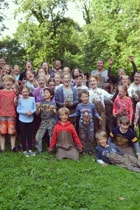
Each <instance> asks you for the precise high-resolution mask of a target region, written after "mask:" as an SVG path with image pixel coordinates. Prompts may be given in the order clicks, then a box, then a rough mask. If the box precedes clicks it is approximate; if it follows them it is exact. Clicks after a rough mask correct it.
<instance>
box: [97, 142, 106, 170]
mask: <svg viewBox="0 0 140 210" xmlns="http://www.w3.org/2000/svg"><path fill="white" fill-rule="evenodd" d="M96 161H97V162H98V163H99V164H100V165H102V166H107V165H108V164H107V163H105V162H104V161H103V160H102V157H101V152H100V150H99V149H98V146H97V147H96Z"/></svg>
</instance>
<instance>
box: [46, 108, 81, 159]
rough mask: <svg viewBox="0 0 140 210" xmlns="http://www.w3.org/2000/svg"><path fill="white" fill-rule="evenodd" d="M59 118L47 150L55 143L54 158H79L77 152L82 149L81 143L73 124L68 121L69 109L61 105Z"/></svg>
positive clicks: (51, 148) (50, 149)
mask: <svg viewBox="0 0 140 210" xmlns="http://www.w3.org/2000/svg"><path fill="white" fill-rule="evenodd" d="M58 114H59V118H60V120H59V121H58V123H57V124H56V125H55V127H54V130H53V135H52V139H51V142H50V148H49V151H52V150H53V147H54V146H55V145H56V148H57V152H56V158H57V159H58V160H61V159H64V158H69V159H73V160H78V159H79V152H78V150H79V151H80V152H81V151H82V144H81V142H80V139H79V137H78V135H77V133H76V130H75V128H74V126H73V125H72V124H71V122H70V121H68V118H69V114H70V111H69V109H68V108H66V107H63V108H60V109H59V110H58Z"/></svg>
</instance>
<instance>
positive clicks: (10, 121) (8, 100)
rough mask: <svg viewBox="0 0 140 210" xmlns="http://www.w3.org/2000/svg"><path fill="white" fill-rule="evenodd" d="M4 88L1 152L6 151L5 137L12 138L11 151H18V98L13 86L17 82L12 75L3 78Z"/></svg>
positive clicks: (0, 98) (0, 94)
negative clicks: (16, 138)
mask: <svg viewBox="0 0 140 210" xmlns="http://www.w3.org/2000/svg"><path fill="white" fill-rule="evenodd" d="M3 81H4V86H5V88H4V89H3V90H0V147H1V152H4V151H5V136H6V134H9V135H10V138H11V150H12V151H14V152H15V151H16V147H15V134H16V111H15V107H16V106H15V105H16V102H17V97H16V94H15V92H14V91H13V90H12V86H13V84H14V82H15V80H14V78H13V77H12V76H11V75H5V76H4V77H3Z"/></svg>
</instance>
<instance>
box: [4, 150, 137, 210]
mask: <svg viewBox="0 0 140 210" xmlns="http://www.w3.org/2000/svg"><path fill="white" fill-rule="evenodd" d="M0 166H1V168H0V169H1V171H0V210H73V209H74V210H108V209H110V210H139V209H140V173H136V172H132V171H128V170H126V169H123V168H119V167H116V166H107V167H102V166H100V165H99V164H98V163H96V162H94V161H93V158H92V157H91V156H86V157H81V158H80V161H79V162H77V161H72V160H62V161H57V160H56V159H55V156H54V155H51V154H49V153H48V152H45V153H44V154H43V155H37V156H36V157H29V158H26V157H24V156H23V155H22V153H21V152H18V153H15V154H13V153H12V152H6V153H4V154H0Z"/></svg>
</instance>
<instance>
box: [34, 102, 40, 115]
mask: <svg viewBox="0 0 140 210" xmlns="http://www.w3.org/2000/svg"><path fill="white" fill-rule="evenodd" d="M35 113H36V114H37V115H38V114H39V113H40V103H36V112H35Z"/></svg>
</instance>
